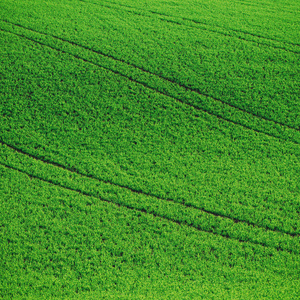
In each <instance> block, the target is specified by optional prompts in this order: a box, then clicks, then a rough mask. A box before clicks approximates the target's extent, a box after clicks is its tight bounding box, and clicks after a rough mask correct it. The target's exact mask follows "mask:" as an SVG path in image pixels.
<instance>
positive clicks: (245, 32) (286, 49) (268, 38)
mask: <svg viewBox="0 0 300 300" xmlns="http://www.w3.org/2000/svg"><path fill="white" fill-rule="evenodd" d="M78 1H80V2H84V3H87V4H93V5H99V6H102V7H106V8H110V9H115V10H122V11H124V9H121V8H117V7H112V6H109V5H105V4H103V3H95V2H89V1H84V0H78ZM106 3H109V4H112V5H117V6H120V7H125V8H129V9H137V10H140V11H144V12H148V13H151V14H155V15H158V16H162V17H168V18H177V19H181V20H183V21H188V22H192V23H195V24H199V25H204V26H214V27H216V28H220V29H222V30H228V31H233V32H236V33H239V34H245V35H250V36H253V37H256V38H259V39H265V40H270V41H272V42H276V43H283V44H287V45H291V46H296V47H300V44H297V43H292V42H288V41H282V40H277V39H274V38H271V37H265V36H262V35H259V34H255V33H251V32H248V31H245V30H237V29H233V28H227V27H222V26H218V25H210V24H207V23H205V22H201V21H197V20H194V19H190V18H185V17H179V16H173V15H168V14H164V13H161V12H157V11H152V10H146V9H143V8H139V7H134V6H128V5H124V4H119V3H116V2H112V1H110V2H106ZM126 11H127V12H130V13H133V14H136V15H140V16H145V17H149V16H147V15H145V14H141V13H137V12H135V11H128V10H126ZM160 20H163V21H167V22H170V23H174V24H177V25H183V26H186V27H193V28H197V29H199V30H206V31H210V32H214V33H218V34H221V35H224V36H228V37H232V38H237V39H241V40H243V41H247V42H252V43H257V44H259V45H265V46H268V47H272V48H275V49H280V50H284V51H288V52H292V53H294V54H300V51H295V50H292V49H288V48H284V47H280V46H276V45H272V44H266V43H262V42H258V41H253V40H248V39H245V38H243V37H241V36H234V35H230V34H228V33H224V32H221V31H218V30H213V29H210V28H200V27H198V26H191V25H187V24H184V23H180V22H177V21H174V20H167V19H160Z"/></svg>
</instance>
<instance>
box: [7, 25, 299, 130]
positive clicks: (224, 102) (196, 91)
mask: <svg viewBox="0 0 300 300" xmlns="http://www.w3.org/2000/svg"><path fill="white" fill-rule="evenodd" d="M1 21H3V22H5V23H8V24H11V25H14V26H17V27H20V28H22V29H26V30H29V31H32V32H34V33H38V34H41V35H44V36H47V37H51V38H54V39H58V40H60V41H63V42H66V43H69V44H71V45H73V46H77V47H80V48H83V49H85V50H88V51H91V52H93V53H95V54H99V55H102V56H104V57H107V58H111V59H113V60H115V61H118V62H121V63H124V64H126V65H128V66H130V67H133V68H135V69H138V70H140V71H142V72H145V73H148V74H150V75H153V76H156V77H158V78H160V79H162V80H165V81H167V82H170V83H171V84H176V85H178V86H180V87H182V88H184V89H185V90H188V91H191V92H195V93H197V94H198V95H200V96H203V97H206V98H210V99H212V100H214V101H217V102H220V103H222V104H224V105H228V106H229V107H231V108H234V109H236V110H239V111H241V112H243V113H246V114H249V115H251V116H253V117H255V118H258V119H260V120H265V121H268V122H272V123H274V124H277V125H280V126H283V127H287V128H289V129H292V130H295V131H300V129H297V128H295V127H292V126H290V125H288V124H285V123H281V122H278V121H276V120H273V119H270V118H267V117H264V116H261V115H258V114H255V113H253V112H249V111H247V110H245V109H242V108H240V107H238V106H235V105H233V104H230V103H228V102H226V101H224V100H221V99H219V98H215V97H213V96H211V95H209V94H205V93H202V92H201V91H199V89H197V88H190V87H188V86H186V85H184V84H181V83H178V82H175V81H173V80H171V79H169V78H167V77H164V76H162V75H159V74H156V73H153V72H151V71H149V70H146V69H144V68H143V67H139V66H137V65H135V64H132V63H130V62H127V61H125V60H123V59H121V58H117V57H114V56H113V55H110V54H106V53H104V52H102V51H99V50H94V49H92V48H90V47H88V46H84V45H81V44H77V43H75V42H73V41H69V40H67V39H64V38H61V37H58V36H55V35H52V34H48V33H44V32H40V31H37V30H34V29H32V28H28V27H25V26H23V25H21V24H17V23H13V22H10V21H7V20H1Z"/></svg>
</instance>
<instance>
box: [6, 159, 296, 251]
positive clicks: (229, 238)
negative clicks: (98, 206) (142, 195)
mask: <svg viewBox="0 0 300 300" xmlns="http://www.w3.org/2000/svg"><path fill="white" fill-rule="evenodd" d="M0 165H2V166H3V167H5V168H8V169H10V170H14V171H17V172H20V173H22V174H25V175H27V176H28V177H29V178H34V179H37V180H40V181H43V182H45V183H48V184H51V185H54V186H58V187H60V188H63V189H66V190H68V191H72V192H76V193H79V194H81V195H84V196H87V197H92V198H96V199H99V200H101V201H104V202H107V203H112V204H114V205H116V206H118V207H125V208H127V209H130V210H133V211H138V212H142V213H145V214H149V215H153V216H154V217H157V218H160V219H164V220H167V221H169V222H173V223H176V224H178V225H181V226H182V225H185V226H187V227H189V228H193V229H195V230H197V231H200V232H207V233H210V234H213V235H216V236H221V237H223V238H226V239H228V240H235V241H237V242H239V243H249V244H253V245H259V246H262V247H266V248H273V249H275V250H277V251H282V252H288V253H290V254H298V252H295V251H293V250H290V249H282V248H281V247H275V246H268V245H266V244H264V243H260V242H256V241H251V240H242V239H238V238H235V237H231V236H229V235H222V234H220V233H216V232H213V231H211V230H205V229H203V228H199V227H197V226H195V225H192V224H188V223H186V222H185V221H180V220H175V219H172V218H171V217H167V216H162V215H160V214H157V213H155V212H149V211H147V210H146V209H143V208H136V207H133V206H131V205H128V204H125V203H117V202H114V201H110V200H108V199H104V198H102V197H99V196H95V195H91V194H89V193H86V192H84V191H82V190H80V189H73V188H71V187H67V186H64V185H62V184H60V183H58V182H54V181H53V180H47V179H45V178H42V177H39V176H36V175H33V174H30V173H29V172H26V171H24V170H21V169H18V168H15V167H13V166H10V165H7V164H4V163H1V162H0Z"/></svg>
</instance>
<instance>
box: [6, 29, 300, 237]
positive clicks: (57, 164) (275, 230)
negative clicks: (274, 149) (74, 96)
mask: <svg viewBox="0 0 300 300" xmlns="http://www.w3.org/2000/svg"><path fill="white" fill-rule="evenodd" d="M0 30H1V31H3V32H7V33H10V34H13V35H16V36H19V37H22V38H25V39H28V40H30V41H33V42H35V43H38V44H40V45H42V46H46V47H49V48H51V49H53V50H56V51H59V52H62V53H65V54H68V55H71V56H73V57H75V58H77V59H79V60H82V61H84V62H87V63H90V64H92V65H95V66H97V67H100V68H103V69H106V70H109V71H112V72H113V73H115V74H117V75H121V76H123V77H125V78H128V79H129V80H131V81H133V82H136V83H140V82H137V81H135V80H133V79H131V78H130V77H127V76H124V75H122V74H120V73H119V72H116V71H113V70H110V69H109V68H106V67H103V66H101V65H98V64H95V63H93V62H91V61H89V60H86V59H84V58H82V57H79V56H77V55H74V54H72V53H69V52H67V51H64V50H61V49H57V48H54V47H52V46H49V45H47V44H44V43H42V42H39V41H36V40H34V39H31V38H28V37H26V36H23V35H20V34H17V33H13V32H10V31H6V30H3V29H1V28H0ZM141 84H142V83H141ZM142 85H143V86H145V87H147V88H150V89H152V90H154V91H156V92H158V93H160V94H162V95H164V96H169V95H166V94H164V93H162V92H160V91H157V90H155V89H153V88H152V87H149V86H146V85H144V84H142ZM169 97H171V98H173V99H175V100H178V101H179V102H181V103H183V104H186V103H185V102H182V101H181V100H180V99H177V98H174V97H172V96H169ZM192 107H194V106H192ZM208 114H211V113H209V112H208ZM211 115H214V114H211ZM214 116H216V115H214ZM220 119H223V120H225V121H227V120H226V119H224V118H222V117H221V116H220ZM228 122H231V123H233V124H235V122H233V121H231V120H228ZM237 125H241V124H239V123H237ZM241 126H243V127H245V126H244V125H241ZM248 129H251V130H254V129H252V128H248ZM254 131H256V130H254ZM256 132H257V131H256ZM259 133H264V132H259ZM264 134H266V133H264ZM266 135H269V136H271V137H274V136H272V135H270V134H266ZM275 138H276V137H275ZM0 143H2V144H5V145H7V146H9V147H11V148H13V147H14V146H12V145H9V144H6V143H5V142H4V141H1V140H0ZM297 144H299V143H297ZM14 149H15V150H18V151H19V152H21V151H23V153H24V154H27V155H30V156H31V157H35V156H34V155H32V154H29V153H26V152H25V151H24V150H21V149H18V148H16V147H15V148H14ZM35 158H36V159H38V160H43V159H42V158H38V157H35ZM44 162H47V163H50V164H53V165H56V166H59V167H62V168H64V169H66V170H69V171H75V172H77V174H79V175H83V176H87V177H90V178H94V179H96V180H99V181H102V182H104V181H103V180H102V179H99V178H97V177H93V176H92V175H90V174H88V175H86V174H81V173H80V171H79V170H77V169H75V168H72V169H68V168H67V167H66V166H63V165H61V164H59V163H55V162H49V161H44ZM108 183H109V182H108ZM112 184H113V185H116V186H119V187H123V188H127V189H129V190H131V191H132V192H136V193H141V194H144V195H146V196H152V197H155V198H157V199H163V198H160V197H159V196H157V195H151V194H150V193H149V194H147V193H145V192H143V191H139V190H135V189H132V188H129V187H126V186H121V185H118V184H115V183H112ZM163 200H166V201H172V202H176V201H174V200H173V199H163ZM189 206H190V207H193V206H192V204H189ZM193 208H195V209H200V210H202V208H199V207H197V206H195V207H193ZM203 211H204V210H203ZM207 213H211V214H215V212H213V211H207ZM217 216H220V217H225V218H228V219H232V220H234V221H235V222H243V223H246V224H248V225H251V226H257V227H261V228H264V229H267V230H271V231H274V232H280V233H285V234H288V235H290V236H298V234H297V233H292V232H288V231H284V230H281V229H274V228H269V227H265V226H260V225H258V224H256V223H253V222H250V221H245V220H239V219H234V218H232V217H230V216H226V215H224V216H222V215H218V214H217Z"/></svg>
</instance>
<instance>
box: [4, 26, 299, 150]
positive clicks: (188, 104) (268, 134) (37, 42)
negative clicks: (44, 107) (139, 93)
mask: <svg viewBox="0 0 300 300" xmlns="http://www.w3.org/2000/svg"><path fill="white" fill-rule="evenodd" d="M0 31H3V32H6V33H10V34H13V35H16V36H18V37H21V38H24V39H27V40H29V41H31V42H34V43H36V44H39V45H42V46H45V47H48V48H50V49H52V50H55V51H58V52H61V53H64V54H68V55H70V56H73V57H74V58H76V59H78V60H81V61H84V62H86V63H89V64H91V65H94V66H96V67H99V68H102V69H105V70H107V71H110V72H112V73H114V74H116V75H119V76H122V77H124V78H127V79H128V80H130V81H131V82H134V83H138V84H140V85H142V86H144V87H145V88H148V89H151V90H153V91H155V92H157V93H159V94H161V95H163V96H166V97H169V98H171V99H174V100H176V101H177V102H179V103H181V104H183V105H186V106H189V107H192V108H194V109H196V110H199V111H203V112H205V113H207V114H209V115H211V116H214V117H217V118H218V119H219V120H223V121H227V122H228V123H231V124H234V125H238V126H241V127H243V128H246V129H248V130H250V131H254V132H256V133H259V134H264V135H266V136H269V137H271V138H275V139H278V140H281V141H285V142H291V143H293V144H296V145H300V142H297V141H296V140H292V139H288V138H283V137H279V136H275V135H272V134H270V133H267V132H265V131H262V130H259V129H255V128H252V127H250V126H247V125H244V124H241V123H239V122H236V121H233V120H230V119H228V118H225V117H224V116H222V115H220V114H216V113H213V112H211V111H209V110H207V109H204V108H201V107H197V106H196V105H193V104H190V103H187V102H185V101H183V100H181V99H179V98H177V97H174V96H172V95H171V94H167V93H164V92H161V91H159V90H157V89H155V88H153V87H151V86H150V85H148V84H147V83H145V82H142V81H138V80H136V79H134V78H132V77H130V76H127V75H124V74H122V73H120V72H118V71H115V70H112V69H110V68H107V67H104V66H102V65H99V64H97V63H94V62H92V61H89V60H87V59H85V58H82V57H80V56H78V55H75V54H72V53H70V52H67V51H65V50H61V49H57V48H55V47H52V46H50V45H47V44H44V43H42V42H39V41H36V40H35V39H32V38H29V37H26V36H24V35H21V34H18V33H14V32H11V31H8V30H4V29H2V28H0Z"/></svg>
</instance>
